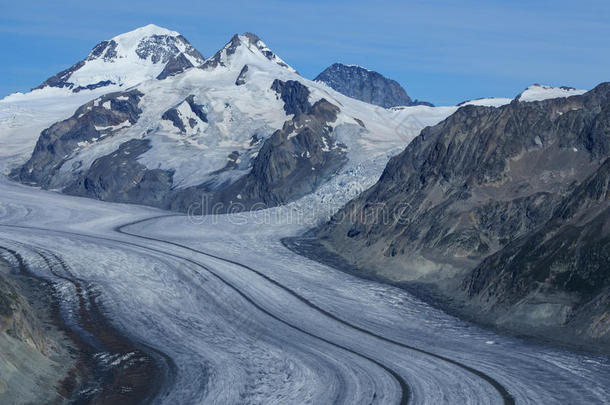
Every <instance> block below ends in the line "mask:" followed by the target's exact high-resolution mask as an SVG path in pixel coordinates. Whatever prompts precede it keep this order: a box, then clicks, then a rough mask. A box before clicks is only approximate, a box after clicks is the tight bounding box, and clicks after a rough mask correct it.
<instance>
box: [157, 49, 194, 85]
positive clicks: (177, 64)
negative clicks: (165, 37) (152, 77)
mask: <svg viewBox="0 0 610 405" xmlns="http://www.w3.org/2000/svg"><path fill="white" fill-rule="evenodd" d="M192 67H193V64H192V63H191V61H190V60H188V58H187V57H186V56H184V54H183V53H180V54H179V55H178V56H173V57H172V58H171V59H170V60H169V62H167V64H166V65H165V67H164V68H163V70H162V71H161V73H159V76H157V79H158V80H163V79H166V78H168V77H170V76H175V75H177V74H179V73H182V72H184V71H185V70H186V69H189V68H192Z"/></svg>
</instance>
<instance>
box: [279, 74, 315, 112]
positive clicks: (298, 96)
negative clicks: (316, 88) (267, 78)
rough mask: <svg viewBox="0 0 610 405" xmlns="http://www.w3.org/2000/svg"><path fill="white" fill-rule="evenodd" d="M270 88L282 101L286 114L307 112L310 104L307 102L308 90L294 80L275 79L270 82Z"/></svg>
mask: <svg viewBox="0 0 610 405" xmlns="http://www.w3.org/2000/svg"><path fill="white" fill-rule="evenodd" d="M271 90H274V91H275V92H277V93H278V95H279V97H280V98H281V99H282V101H283V102H284V111H286V114H289V115H290V114H295V115H298V114H307V112H308V111H309V108H310V107H311V104H309V90H308V89H307V87H305V86H304V85H302V84H301V83H299V82H297V81H295V80H288V81H286V82H283V81H281V80H278V79H276V80H274V81H273V84H271Z"/></svg>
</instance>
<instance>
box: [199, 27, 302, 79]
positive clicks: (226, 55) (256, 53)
mask: <svg viewBox="0 0 610 405" xmlns="http://www.w3.org/2000/svg"><path fill="white" fill-rule="evenodd" d="M268 61H271V62H273V63H274V64H276V65H278V66H280V67H282V68H286V69H288V70H290V71H292V72H295V70H294V69H293V68H292V67H290V66H289V65H288V64H287V63H286V62H284V61H283V60H282V59H281V58H280V57H279V56H277V55H276V54H275V53H274V52H273V51H272V50H271V49H269V47H268V46H267V45H265V43H264V42H263V41H262V40H261V39H260V38H259V37H258V36H257V35H256V34H253V33H251V32H246V33H244V34H241V35H239V34H235V35H233V37H232V38H231V40H229V42H227V44H226V45H225V46H224V47H223V48H222V49H220V50H219V51H218V52H216V53H215V54H214V56H212V57H211V58H209V59H207V60H206V61H205V63H204V64H203V65H202V66H201V68H202V69H211V68H216V67H218V66H222V67H232V66H233V65H237V66H235V67H237V68H240V69H241V68H242V67H243V66H244V64H250V63H252V64H261V63H263V64H267V63H268Z"/></svg>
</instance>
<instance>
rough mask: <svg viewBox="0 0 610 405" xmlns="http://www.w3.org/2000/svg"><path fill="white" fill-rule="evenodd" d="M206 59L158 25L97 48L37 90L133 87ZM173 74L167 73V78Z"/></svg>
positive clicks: (141, 29)
mask: <svg viewBox="0 0 610 405" xmlns="http://www.w3.org/2000/svg"><path fill="white" fill-rule="evenodd" d="M203 62H204V58H203V56H202V55H201V53H199V51H198V50H197V49H195V48H194V47H193V46H192V45H191V44H190V43H189V42H188V41H187V40H186V38H184V37H183V36H182V35H180V33H178V32H176V31H171V30H169V29H167V28H163V27H159V26H157V25H154V24H149V25H145V26H143V27H140V28H136V29H135V30H132V31H129V32H125V33H123V34H120V35H117V36H115V37H113V38H111V39H109V40H106V41H102V42H100V43H99V44H97V45H95V46H94V47H93V49H92V50H91V52H90V53H89V55H87V57H86V58H85V59H84V60H81V61H79V62H77V63H76V64H74V65H72V66H71V67H70V68H68V69H66V70H64V71H61V72H59V73H58V74H56V75H55V76H53V77H51V78H49V79H47V80H46V81H45V82H44V83H43V84H41V85H40V86H39V87H37V89H42V88H46V87H57V88H67V89H70V90H71V91H72V92H79V91H82V90H93V89H96V88H100V87H108V86H115V87H130V86H133V85H136V84H138V83H140V82H142V81H144V80H149V79H152V78H155V77H159V75H161V73H162V72H164V70H165V67H166V66H167V65H168V64H171V65H172V66H171V69H170V70H171V72H173V73H177V72H179V71H182V70H184V69H185V68H187V67H192V66H199V65H201V64H202V63H203ZM171 72H169V73H168V72H165V74H163V75H162V77H160V78H163V77H166V76H168V75H170V74H172V73H171Z"/></svg>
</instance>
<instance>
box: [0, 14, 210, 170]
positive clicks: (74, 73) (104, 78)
mask: <svg viewBox="0 0 610 405" xmlns="http://www.w3.org/2000/svg"><path fill="white" fill-rule="evenodd" d="M203 61H204V58H203V56H202V55H201V54H200V53H199V51H197V50H196V49H195V48H194V47H193V46H192V45H191V44H189V42H188V41H187V40H186V39H185V38H184V37H183V36H182V35H180V34H179V33H177V32H175V31H170V30H168V29H165V28H161V27H158V26H156V25H152V24H151V25H147V26H145V27H141V28H138V29H136V30H133V31H130V32H127V33H124V34H121V35H118V36H116V37H114V38H111V39H109V40H107V41H103V42H100V43H99V44H97V45H96V46H95V47H93V50H92V51H91V52H90V53H89V55H88V56H87V57H86V58H85V59H83V60H81V61H80V62H77V63H76V64H74V65H73V66H72V67H70V68H68V69H66V70H64V71H63V72H60V73H58V74H56V75H55V76H53V77H51V78H49V79H47V80H46V81H45V82H44V83H43V84H41V85H40V86H38V87H37V88H35V89H33V90H32V91H30V92H27V93H14V94H11V95H9V96H7V97H5V98H3V99H2V100H0V128H1V130H0V143H1V144H2V145H3V147H2V148H0V171H6V169H7V167H10V166H14V165H15V164H18V163H23V162H24V161H25V160H26V159H27V157H28V155H29V154H30V153H31V152H32V149H33V148H34V144H35V143H36V140H37V138H38V135H39V134H40V132H41V131H42V130H43V129H45V128H47V127H49V126H50V125H51V124H53V123H54V122H57V121H60V120H63V119H65V118H68V117H69V116H70V115H72V114H73V113H74V110H76V109H77V108H78V107H79V106H80V105H82V104H84V103H86V102H88V101H90V100H92V99H94V98H95V97H98V96H100V95H102V94H105V93H109V92H112V91H118V90H121V89H125V88H127V87H130V86H134V85H137V84H138V83H141V82H142V81H146V80H151V79H155V78H160V79H162V78H164V77H166V76H168V75H171V74H175V73H176V72H180V71H182V70H184V69H186V68H188V67H192V66H198V65H200V64H202V63H203Z"/></svg>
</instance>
